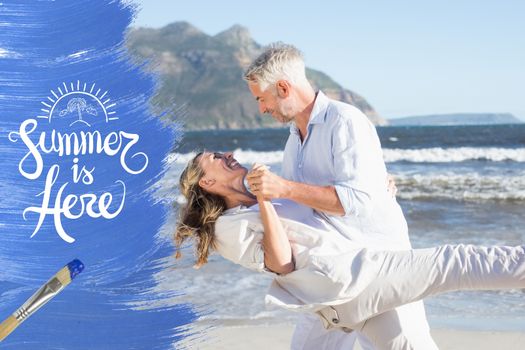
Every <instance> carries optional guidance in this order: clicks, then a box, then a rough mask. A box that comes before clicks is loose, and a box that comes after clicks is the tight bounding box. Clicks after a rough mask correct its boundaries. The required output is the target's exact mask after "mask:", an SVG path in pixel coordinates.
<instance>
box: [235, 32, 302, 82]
mask: <svg viewBox="0 0 525 350" xmlns="http://www.w3.org/2000/svg"><path fill="white" fill-rule="evenodd" d="M244 80H246V81H247V82H251V83H256V84H258V85H259V88H260V89H261V90H262V91H264V90H266V88H267V87H268V85H273V84H275V83H276V82H277V81H279V80H287V81H289V82H290V83H292V84H296V85H303V84H304V83H305V82H307V79H306V75H305V68H304V60H303V54H302V52H301V51H299V49H297V48H296V47H295V46H293V45H288V44H284V43H282V42H276V43H272V44H270V45H268V46H267V47H266V48H265V50H264V52H263V53H262V54H260V55H259V57H257V58H256V59H255V60H254V61H253V62H252V64H250V66H249V67H248V69H247V70H246V72H245V73H244Z"/></svg>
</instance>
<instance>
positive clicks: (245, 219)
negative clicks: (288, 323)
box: [215, 200, 380, 311]
mask: <svg viewBox="0 0 525 350" xmlns="http://www.w3.org/2000/svg"><path fill="white" fill-rule="evenodd" d="M273 204H274V207H275V209H276V211H277V213H278V215H279V217H280V219H281V222H282V223H283V226H284V228H285V231H286V234H287V235H288V239H289V241H290V244H291V246H292V252H293V256H294V258H295V271H293V272H291V273H289V274H286V275H277V274H274V273H272V272H271V271H269V270H268V269H266V268H265V266H264V250H263V246H262V238H263V234H264V228H263V225H262V222H261V219H260V216H259V208H258V206H257V205H255V206H252V207H243V206H239V207H236V208H232V209H229V210H227V211H226V212H225V213H224V214H223V215H222V216H221V217H220V218H219V219H218V220H217V222H216V224H215V235H216V242H217V251H218V253H219V254H221V255H222V256H223V257H224V258H226V259H228V260H231V261H232V262H234V263H236V264H240V265H242V266H245V267H247V268H249V269H251V270H255V271H258V272H266V273H272V274H273V275H274V276H275V278H274V280H273V282H272V285H271V286H270V289H269V290H268V292H267V295H266V303H267V304H273V305H279V306H281V307H285V308H288V309H296V310H312V311H317V310H320V309H322V308H323V307H326V306H327V305H337V304H342V303H344V302H346V301H348V300H350V299H352V298H354V297H356V296H357V295H358V294H359V293H360V292H361V291H363V289H364V288H366V286H367V285H369V284H370V282H371V281H373V280H374V278H375V275H376V272H377V270H378V268H379V266H380V265H379V264H380V262H379V261H378V256H377V254H375V253H374V252H371V251H368V250H367V249H365V248H363V247H360V246H356V245H354V244H352V243H351V242H350V241H349V240H347V239H345V238H344V237H343V236H342V235H341V234H339V233H338V232H337V231H336V230H335V229H334V228H332V227H331V226H329V225H328V224H327V223H326V222H325V221H323V220H322V219H321V218H320V217H318V216H317V214H315V212H314V211H313V210H312V209H311V208H308V207H305V206H302V205H300V204H297V203H295V202H292V201H288V200H278V201H273Z"/></svg>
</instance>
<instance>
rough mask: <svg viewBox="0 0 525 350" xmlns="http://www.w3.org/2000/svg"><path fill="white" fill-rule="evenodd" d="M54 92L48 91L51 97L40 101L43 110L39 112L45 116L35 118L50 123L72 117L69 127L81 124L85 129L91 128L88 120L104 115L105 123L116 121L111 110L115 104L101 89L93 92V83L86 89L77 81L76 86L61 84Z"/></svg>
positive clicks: (85, 86)
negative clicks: (57, 119)
mask: <svg viewBox="0 0 525 350" xmlns="http://www.w3.org/2000/svg"><path fill="white" fill-rule="evenodd" d="M56 90H57V92H55V91H54V90H50V92H51V94H52V96H47V100H45V101H41V103H42V105H44V108H41V109H40V110H41V111H42V112H44V113H46V115H38V116H37V118H39V119H47V120H48V121H49V122H50V123H51V120H52V119H55V118H66V117H69V118H70V117H72V119H73V121H72V122H71V123H70V124H69V126H73V125H74V124H82V125H85V126H87V127H91V124H90V123H89V120H91V119H92V118H96V117H98V116H100V115H101V114H103V115H104V119H105V121H106V123H108V122H110V121H113V120H117V119H118V117H116V116H115V114H116V111H114V110H112V109H114V107H115V106H116V103H115V102H111V99H110V98H109V97H108V96H107V94H108V91H107V90H106V91H104V92H102V89H100V88H97V90H96V92H94V91H95V83H93V84H92V85H91V87H88V84H87V83H82V84H81V83H80V81H79V80H77V82H76V84H75V83H69V85H68V84H66V83H65V82H63V83H62V86H58V87H57V88H56ZM88 90H89V91H88Z"/></svg>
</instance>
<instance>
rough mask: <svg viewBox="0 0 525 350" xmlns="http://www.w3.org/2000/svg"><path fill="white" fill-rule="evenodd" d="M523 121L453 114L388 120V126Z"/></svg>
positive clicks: (507, 116) (506, 115)
mask: <svg viewBox="0 0 525 350" xmlns="http://www.w3.org/2000/svg"><path fill="white" fill-rule="evenodd" d="M521 123H524V121H523V120H521V119H518V118H516V117H515V116H514V115H512V114H510V113H453V114H432V115H422V116H411V117H404V118H393V119H388V125H389V126H453V125H497V124H521Z"/></svg>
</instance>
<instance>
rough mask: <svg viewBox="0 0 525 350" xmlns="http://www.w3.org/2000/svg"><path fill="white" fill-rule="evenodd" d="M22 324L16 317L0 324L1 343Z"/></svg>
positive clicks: (10, 317)
mask: <svg viewBox="0 0 525 350" xmlns="http://www.w3.org/2000/svg"><path fill="white" fill-rule="evenodd" d="M19 324H20V323H19V322H18V320H17V319H16V317H15V316H14V315H11V316H9V317H8V318H6V319H5V320H4V322H2V323H0V342H1V341H2V340H4V339H5V337H7V336H8V335H9V334H11V332H12V331H14V330H15V328H16V327H18V325H19Z"/></svg>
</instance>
